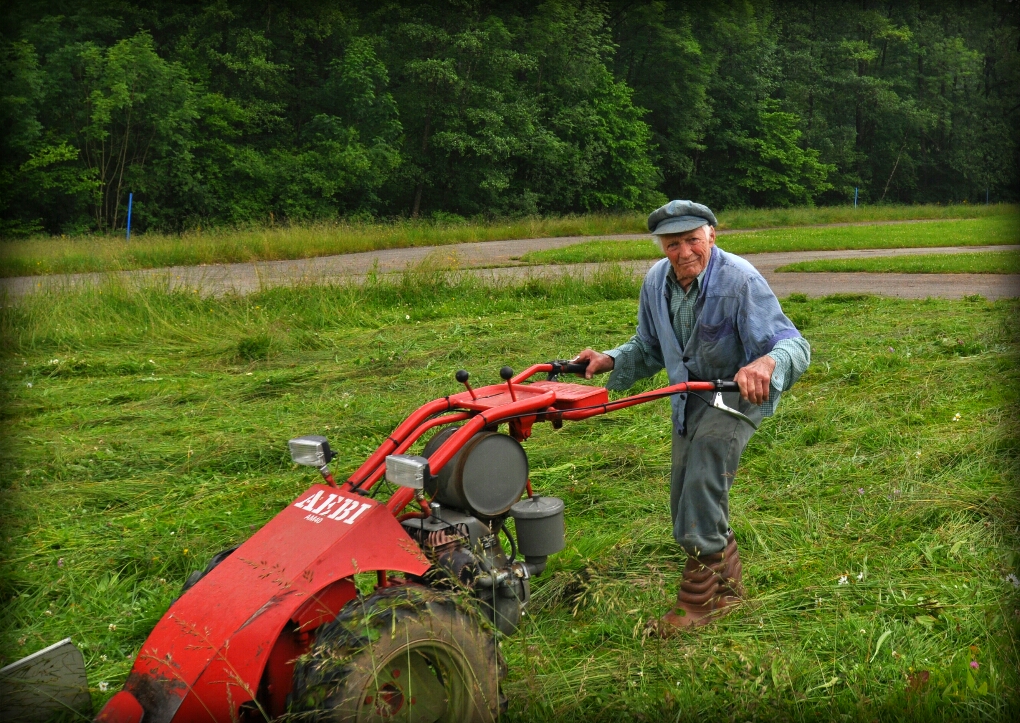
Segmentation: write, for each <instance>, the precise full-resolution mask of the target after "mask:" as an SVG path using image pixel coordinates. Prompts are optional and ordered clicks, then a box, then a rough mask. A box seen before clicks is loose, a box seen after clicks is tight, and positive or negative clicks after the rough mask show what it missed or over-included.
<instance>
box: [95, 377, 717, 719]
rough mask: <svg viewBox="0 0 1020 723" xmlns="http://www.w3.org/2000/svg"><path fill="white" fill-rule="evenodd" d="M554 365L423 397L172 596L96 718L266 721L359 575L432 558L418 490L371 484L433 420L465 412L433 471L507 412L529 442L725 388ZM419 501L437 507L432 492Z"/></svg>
mask: <svg viewBox="0 0 1020 723" xmlns="http://www.w3.org/2000/svg"><path fill="white" fill-rule="evenodd" d="M554 370H555V367H554V366H553V365H552V364H535V365H533V366H531V367H529V368H528V369H526V370H525V371H523V372H521V373H520V374H518V375H517V376H515V377H512V378H511V379H510V381H509V382H507V383H504V384H493V385H491V386H486V387H481V388H479V389H474V390H471V389H469V390H468V391H465V392H461V393H459V394H454V395H451V396H448V397H443V398H441V399H436V400H433V401H431V402H429V403H428V404H424V405H422V406H421V407H419V408H418V409H417V410H416V411H415V412H413V413H412V414H411V415H409V416H408V417H407V419H405V420H404V421H403V422H402V423H401V424H400V425H398V426H397V428H396V429H395V430H393V432H392V433H391V434H390V435H389V436H388V437H387V438H386V440H385V441H384V442H383V443H382V444H381V445H379V447H378V449H376V451H375V452H373V453H372V454H371V455H370V456H369V458H368V459H367V460H365V462H364V464H362V465H361V466H360V467H359V468H358V469H357V470H356V471H355V472H354V473H353V474H352V475H351V476H350V478H348V480H347V481H346V482H345V483H344V484H343V485H341V486H340V487H339V488H338V487H336V486H335V483H333V481H332V479H331V478H329V479H328V481H329V482H330V484H329V485H322V484H316V485H312V487H310V488H309V489H308V490H306V491H305V492H304V493H302V494H301V495H300V496H299V497H298V499H296V500H295V501H294V502H292V503H291V504H290V505H288V506H287V508H286V509H284V510H283V511H281V512H280V513H279V514H278V515H277V516H276V517H274V518H273V519H272V520H270V521H269V522H268V523H267V524H266V525H265V526H264V527H263V528H262V529H260V530H259V531H258V532H256V533H255V534H254V535H253V536H252V537H251V538H249V539H248V540H247V541H246V542H244V544H242V545H241V546H240V547H238V548H237V550H236V551H234V552H233V553H232V554H231V555H230V556H229V557H227V558H226V559H225V560H223V562H221V563H220V564H219V565H218V566H217V567H216V568H214V569H213V570H212V571H211V572H210V573H209V574H208V575H206V576H205V577H203V578H202V579H201V580H199V582H198V583H196V584H195V585H194V587H192V588H191V589H189V590H188V591H187V592H186V593H184V594H183V595H182V596H181V597H180V598H179V599H178V600H176V601H175V602H174V603H173V604H172V605H171V606H170V609H169V610H168V611H167V612H166V614H165V615H164V616H163V617H162V618H161V619H160V621H159V622H158V623H157V624H156V626H155V628H153V630H152V632H151V633H150V635H149V637H148V639H147V640H146V641H145V644H144V645H143V646H142V648H141V650H140V652H139V653H138V657H137V658H136V659H135V663H134V666H133V667H132V669H131V673H130V674H129V676H128V679H127V682H126V683H125V685H124V690H123V691H121V692H120V693H118V694H117V695H116V696H114V697H113V698H111V699H110V701H109V703H108V704H107V705H106V706H105V707H104V708H103V710H102V712H101V713H100V714H99V716H98V717H97V720H99V721H117V722H121V721H137V720H138V718H139V716H138V712H139V710H141V709H144V711H145V721H164V722H168V721H189V722H190V721H204V720H208V721H213V722H215V721H226V720H246V719H251V720H264V719H265V717H266V716H268V717H276V716H278V715H280V714H282V713H283V712H285V709H286V700H287V696H288V694H289V693H290V690H291V683H292V674H293V668H294V660H295V658H297V657H298V656H299V655H301V654H302V653H304V652H305V651H306V650H308V648H309V646H310V645H311V643H312V642H313V640H314V638H315V630H316V629H317V628H318V626H319V625H321V624H323V623H325V622H328V621H329V620H332V619H333V618H335V617H336V615H337V614H338V613H339V612H340V610H341V608H342V607H343V606H344V605H346V604H347V603H348V602H349V601H350V600H352V599H353V598H354V597H355V596H356V588H355V585H354V575H355V574H356V573H359V572H374V573H376V576H377V580H378V584H379V585H380V586H388V585H391V584H401V578H399V577H398V578H391V577H390V575H389V572H401V573H405V574H411V575H421V574H423V573H424V572H425V571H426V570H427V569H428V567H429V563H428V560H427V559H426V558H425V556H424V554H423V553H422V551H421V550H420V549H419V547H418V546H417V544H416V543H415V542H414V541H413V540H412V539H411V538H410V537H409V536H408V535H407V533H406V532H405V531H404V529H403V528H402V527H401V525H400V522H399V519H398V518H402V517H406V516H409V515H415V514H417V513H414V512H410V513H408V512H405V508H406V507H407V505H408V504H409V503H411V502H412V501H413V500H414V491H413V490H410V489H406V488H402V489H399V490H397V491H396V492H395V493H394V494H393V495H392V496H391V497H390V499H389V501H388V502H386V503H385V504H383V503H380V502H377V501H375V500H374V499H372V498H371V497H368V496H367V493H368V492H369V491H370V490H371V489H372V488H373V487H374V486H375V485H376V484H377V483H378V481H379V480H380V479H382V477H383V474H384V473H385V462H386V457H387V455H390V454H399V453H402V452H405V451H406V450H408V449H410V447H411V446H412V445H413V444H414V443H415V442H416V441H417V440H418V439H419V438H420V437H421V436H422V435H423V434H424V433H425V432H427V431H428V430H430V429H433V428H435V427H438V426H442V425H447V424H452V423H454V422H464V424H463V426H461V428H460V429H458V430H457V431H456V432H454V433H453V434H452V435H451V436H450V437H449V439H447V440H446V441H445V442H444V443H443V444H442V445H441V446H440V447H439V448H438V449H437V450H436V451H435V452H434V453H433V454H432V455H431V456H430V457H429V467H430V470H431V472H432V473H433V474H435V473H438V472H439V471H440V470H441V469H442V468H443V466H444V465H446V464H447V463H448V462H449V461H450V460H451V459H452V458H453V456H454V455H456V454H457V452H458V451H460V449H461V448H462V447H463V446H464V444H465V443H466V442H467V441H468V439H470V438H471V437H472V436H473V435H474V434H476V433H477V432H479V431H481V430H482V429H484V428H486V427H493V426H495V425H498V424H500V423H509V427H510V434H511V435H512V436H513V437H515V438H516V439H517V440H518V441H523V440H525V439H527V438H528V437H529V436H530V434H531V428H532V425H533V424H534V423H535V422H540V421H550V422H553V423H555V424H559V423H560V422H562V420H564V419H567V420H580V419H586V418H588V417H592V416H596V415H599V414H605V413H607V412H610V411H614V410H616V409H623V408H625V407H630V406H634V405H636V404H642V403H644V402H649V401H653V400H655V399H662V398H663V397H666V396H669V395H671V394H677V393H683V392H696V391H714V390H716V389H717V388H718V387H717V384H716V382H688V383H683V384H674V385H672V386H668V387H663V388H661V389H657V390H654V391H650V392H645V393H643V394H636V395H634V396H630V397H625V398H623V399H618V400H616V401H613V402H610V401H609V395H608V392H607V391H606V390H605V389H604V388H602V387H596V386H589V385H581V384H571V383H566V382H558V381H539V382H534V383H531V384H524V383H523V382H525V381H526V380H528V379H530V378H531V377H532V376H534V375H535V374H539V373H542V372H553V371H554ZM447 412H453V413H452V414H447ZM528 494H531V486H530V483H529V485H528ZM422 507H423V509H426V510H427V508H428V503H427V501H424V500H423V501H422ZM139 704H140V707H139Z"/></svg>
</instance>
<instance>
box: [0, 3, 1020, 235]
mask: <svg viewBox="0 0 1020 723" xmlns="http://www.w3.org/2000/svg"><path fill="white" fill-rule="evenodd" d="M1018 6H1020V1H1014V0H944V1H942V2H926V1H923V0H902V1H901V0H881V1H880V0H854V1H853V2H841V1H838V0H771V1H769V0H743V1H741V0H713V1H711V2H662V1H654V0H649V1H645V2H640V1H635V2H627V1H624V0H608V1H603V2H586V1H584V0H573V1H571V0H560V1H549V2H539V1H537V0H534V1H531V2H528V1H521V2H512V1H505V2H476V1H472V0H459V1H458V0H447V1H445V2H441V1H439V0H427V1H418V2H415V1H413V0H401V1H400V2H388V1H387V0H372V1H370V2H363V1H361V0H337V1H327V0H300V1H290V2H284V1H282V0H147V1H146V2H130V1H127V0H47V1H46V2H28V1H27V0H13V1H11V2H8V3H6V4H5V6H4V8H3V10H0V17H2V18H3V24H2V30H0V42H2V53H3V60H2V63H3V73H2V81H0V82H2V107H0V113H2V119H0V122H2V126H3V132H2V139H0V143H2V152H3V156H2V164H0V233H2V234H3V235H5V236H14V235H23V234H31V233H37V232H50V233H82V232H90V231H98V232H109V231H112V230H115V229H118V228H122V227H123V225H124V222H125V211H126V205H127V199H128V193H129V192H132V193H133V194H134V197H133V198H134V200H133V224H134V225H135V226H137V227H141V228H150V229H162V230H177V229H184V228H189V227H194V226H198V225H208V224H248V223H256V224H262V223H279V222H294V221H307V220H323V219H336V218H354V219H369V218H392V217H422V218H434V219H440V220H451V219H456V218H457V217H458V216H465V217H467V216H482V217H499V216H508V215H509V216H513V215H522V214H550V213H556V214H558V213H569V212H586V211H600V210H607V211H614V210H628V209H641V210H643V209H647V208H649V207H650V206H652V205H653V204H656V203H658V202H659V201H660V200H662V199H664V198H666V197H671V198H695V199H698V200H700V201H703V202H705V203H708V204H710V205H712V206H713V207H715V208H719V209H722V208H728V207H729V208H732V207H737V206H785V205H794V204H835V203H847V202H849V201H852V199H853V196H854V192H855V188H859V194H860V199H861V202H863V203H882V202H885V203H889V202H901V203H904V202H905V203H915V202H943V203H948V202H954V201H957V202H958V201H964V200H968V201H970V202H984V201H985V199H986V196H987V197H988V198H990V199H991V200H992V201H1001V200H1016V198H1017V196H1018V178H1017V167H1018V148H1020V143H1018V141H1020V138H1018V132H1020V131H1018V127H1020V123H1018V115H1020V32H1018V17H1020V9H1018Z"/></svg>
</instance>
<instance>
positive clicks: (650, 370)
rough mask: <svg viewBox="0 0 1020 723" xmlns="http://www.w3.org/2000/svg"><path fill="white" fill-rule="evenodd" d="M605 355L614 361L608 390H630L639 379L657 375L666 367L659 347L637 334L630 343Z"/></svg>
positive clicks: (607, 386) (606, 352)
mask: <svg viewBox="0 0 1020 723" xmlns="http://www.w3.org/2000/svg"><path fill="white" fill-rule="evenodd" d="M603 354H608V355H609V356H611V357H613V360H614V361H613V371H611V372H610V373H609V381H608V382H607V383H606V389H615V390H618V391H622V390H624V389H630V387H631V386H632V385H633V384H634V382H636V381H637V380H638V379H644V378H645V377H650V376H652V375H654V374H657V373H658V372H659V371H660V370H661V369H662V368H663V367H665V366H666V363H665V362H664V361H663V359H662V351H661V350H660V349H659V347H658V346H656V345H654V344H649V343H648V342H646V341H643V340H642V339H641V337H640V336H638V335H637V334H635V335H634V336H632V337H631V338H630V341H627V342H624V343H623V344H621V345H620V346H618V347H616V348H615V349H610V350H608V351H605V352H603Z"/></svg>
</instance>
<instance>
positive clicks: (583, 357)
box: [570, 349, 616, 379]
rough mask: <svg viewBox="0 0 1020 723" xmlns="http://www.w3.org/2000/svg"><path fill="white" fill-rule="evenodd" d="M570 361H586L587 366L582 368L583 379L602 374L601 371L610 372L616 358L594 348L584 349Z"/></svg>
mask: <svg viewBox="0 0 1020 723" xmlns="http://www.w3.org/2000/svg"><path fill="white" fill-rule="evenodd" d="M570 361H573V362H583V361H586V362H588V367H587V368H586V369H585V370H584V378H585V379H591V378H592V377H593V376H595V375H596V374H602V373H603V372H611V371H613V365H615V364H616V360H615V359H613V357H611V356H609V355H608V354H603V353H601V352H597V351H595V350H594V349H585V350H584V351H582V352H581V353H580V354H578V355H577V356H575V357H574V358H573V359H571V360H570Z"/></svg>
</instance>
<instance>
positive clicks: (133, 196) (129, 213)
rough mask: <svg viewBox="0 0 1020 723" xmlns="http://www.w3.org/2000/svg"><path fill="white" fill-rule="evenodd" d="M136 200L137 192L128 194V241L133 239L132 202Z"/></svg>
mask: <svg viewBox="0 0 1020 723" xmlns="http://www.w3.org/2000/svg"><path fill="white" fill-rule="evenodd" d="M134 200H135V194H134V193H129V194H128V217H127V239H125V240H127V241H130V240H131V202H132V201H134Z"/></svg>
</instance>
